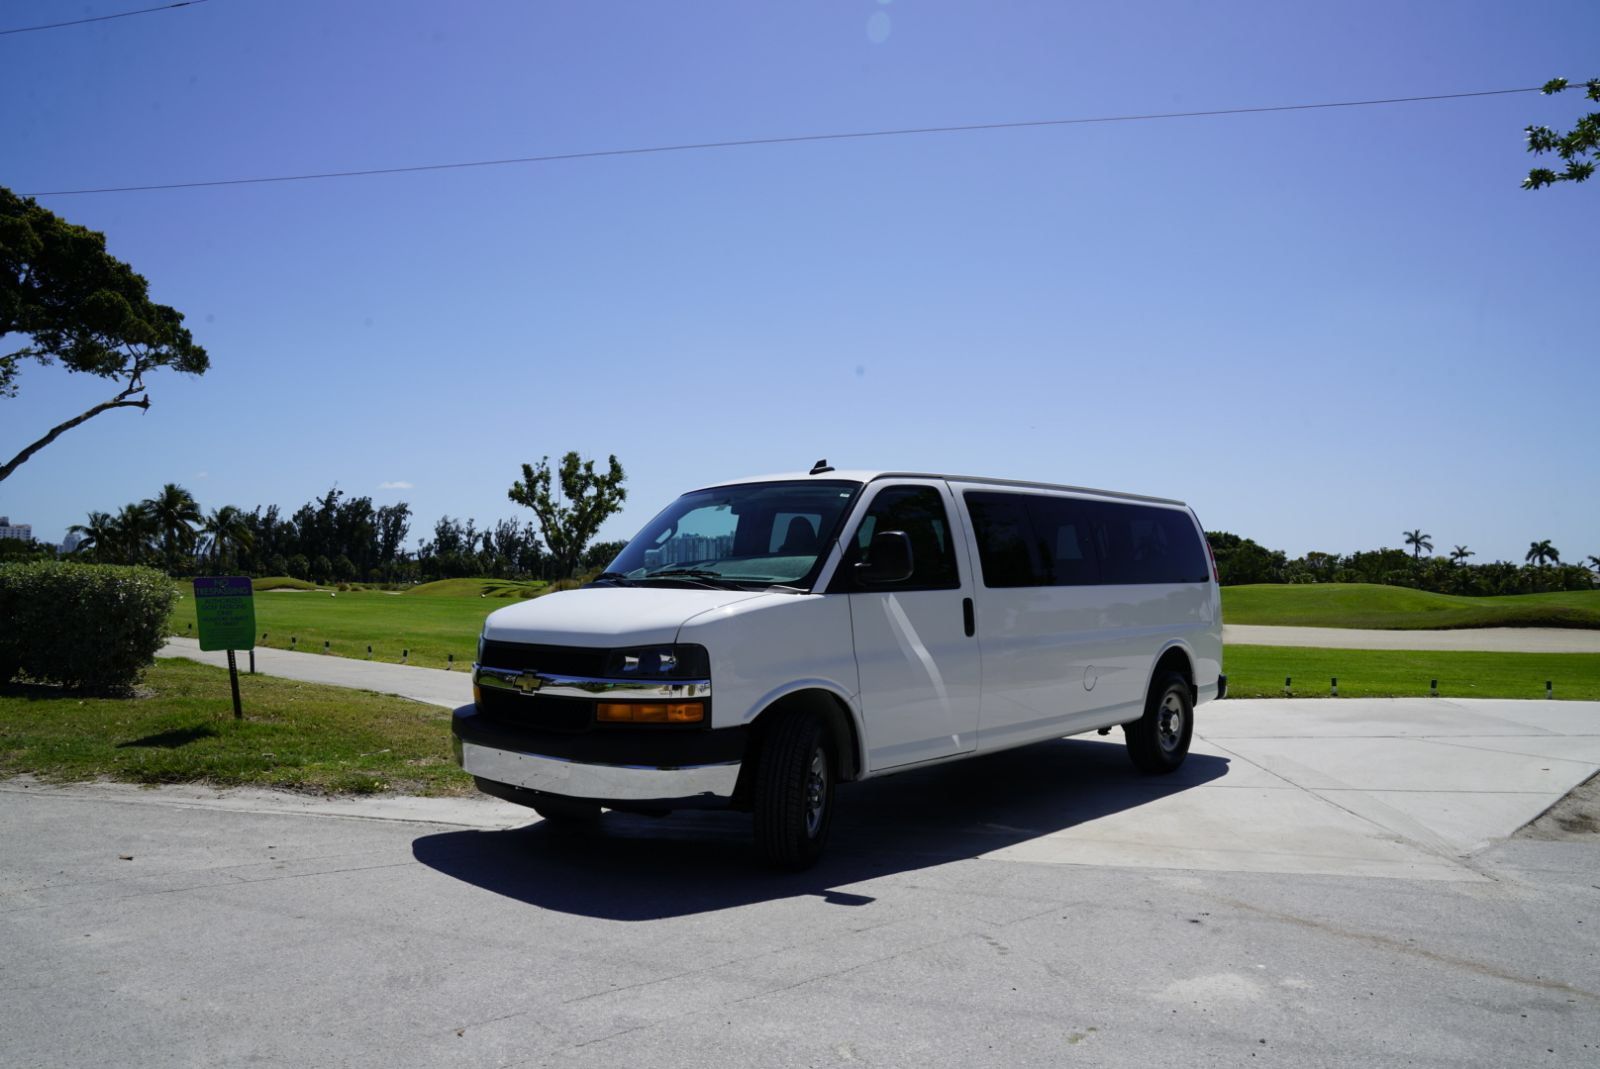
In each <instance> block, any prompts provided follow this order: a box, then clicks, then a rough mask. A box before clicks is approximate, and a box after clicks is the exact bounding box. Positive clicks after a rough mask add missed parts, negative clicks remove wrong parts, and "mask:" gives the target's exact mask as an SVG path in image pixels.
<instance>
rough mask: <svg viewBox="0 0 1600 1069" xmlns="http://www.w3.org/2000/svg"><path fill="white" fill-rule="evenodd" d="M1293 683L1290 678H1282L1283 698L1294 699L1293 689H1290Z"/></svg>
mask: <svg viewBox="0 0 1600 1069" xmlns="http://www.w3.org/2000/svg"><path fill="white" fill-rule="evenodd" d="M1293 682H1294V680H1293V679H1291V678H1290V677H1288V676H1284V677H1283V696H1284V697H1285V698H1292V697H1294V689H1293V687H1292V684H1293Z"/></svg>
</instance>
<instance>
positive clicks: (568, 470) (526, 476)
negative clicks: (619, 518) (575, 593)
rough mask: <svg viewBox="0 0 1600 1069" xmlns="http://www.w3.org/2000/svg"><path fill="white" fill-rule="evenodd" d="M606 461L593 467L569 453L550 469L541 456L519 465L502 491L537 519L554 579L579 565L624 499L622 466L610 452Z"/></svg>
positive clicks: (548, 462) (570, 573) (567, 574)
mask: <svg viewBox="0 0 1600 1069" xmlns="http://www.w3.org/2000/svg"><path fill="white" fill-rule="evenodd" d="M609 460H610V463H609V466H608V470H607V471H605V472H603V473H602V472H597V471H596V470H595V467H594V461H592V460H584V459H582V458H581V457H579V456H578V454H577V453H576V452H570V453H568V454H567V455H566V456H564V457H562V458H561V467H560V469H559V470H558V471H552V470H551V468H550V458H549V457H544V458H543V459H541V460H540V461H539V463H538V465H537V466H534V465H529V464H524V465H522V478H521V479H520V480H519V481H517V482H515V483H513V484H512V486H511V489H510V490H508V491H506V496H507V497H509V498H510V499H511V500H512V501H514V502H516V503H517V504H518V505H525V506H526V507H528V508H530V509H532V510H533V514H534V516H535V517H537V518H538V521H539V529H540V531H541V532H542V533H543V535H544V544H545V545H546V546H548V547H549V548H550V555H551V556H552V557H553V558H554V559H555V563H556V569H557V577H558V578H565V577H567V576H570V575H572V574H573V573H574V572H576V571H577V570H578V562H579V561H580V560H582V558H583V551H584V548H585V547H586V546H588V544H589V542H590V541H591V540H592V539H593V538H594V536H595V532H597V531H599V530H600V525H601V524H602V523H604V522H605V521H606V520H607V519H609V518H610V517H611V516H612V515H613V514H615V513H616V511H617V510H618V509H620V508H621V507H622V503H623V501H625V500H627V497H628V491H627V490H626V489H624V488H623V485H622V483H623V480H624V479H625V478H626V476H625V475H624V474H623V471H622V465H621V464H618V463H617V458H616V457H615V456H613V457H610V458H609Z"/></svg>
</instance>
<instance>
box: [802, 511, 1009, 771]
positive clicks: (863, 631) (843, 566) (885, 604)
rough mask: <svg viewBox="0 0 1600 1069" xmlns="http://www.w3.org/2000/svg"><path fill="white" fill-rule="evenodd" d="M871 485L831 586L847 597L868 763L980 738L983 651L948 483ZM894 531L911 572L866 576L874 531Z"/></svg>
mask: <svg viewBox="0 0 1600 1069" xmlns="http://www.w3.org/2000/svg"><path fill="white" fill-rule="evenodd" d="M869 491H870V492H871V495H872V496H871V497H870V499H869V500H867V501H866V503H865V507H864V512H863V513H862V514H861V520H860V521H859V523H858V524H857V526H856V528H855V530H854V531H852V532H850V533H849V534H848V535H847V540H846V543H845V546H844V549H845V552H844V556H843V559H842V561H841V563H840V565H839V571H838V572H837V573H836V575H835V578H834V581H833V583H832V584H830V586H829V590H830V592H832V591H844V592H847V593H848V595H849V598H850V620H851V624H852V626H853V629H854V632H855V651H856V664H857V666H858V668H859V670H860V678H861V698H860V700H861V711H862V719H863V722H864V725H865V728H866V736H867V737H866V743H867V764H868V767H869V769H870V770H872V771H878V770H881V769H886V768H895V767H898V766H901V765H909V764H914V763H916V762H919V761H929V760H933V759H936V758H940V757H949V756H952V755H954V754H960V753H966V752H969V751H971V750H972V749H974V748H975V747H976V745H977V738H978V682H979V659H978V643H977V641H976V640H975V639H974V638H972V637H971V636H970V635H968V634H967V625H966V607H965V606H964V605H963V600H964V599H965V598H967V597H969V596H970V595H971V593H972V590H971V583H972V580H971V577H970V576H969V575H968V574H967V572H968V568H967V566H966V563H965V561H966V552H965V546H964V545H963V544H962V541H961V539H962V535H961V533H960V531H959V529H958V528H957V527H956V526H955V525H954V524H953V523H952V520H953V519H954V510H953V508H952V504H953V502H952V500H951V497H950V490H949V487H947V486H946V485H945V484H944V483H943V482H942V481H935V480H905V481H897V482H894V483H887V484H884V485H881V486H876V487H869ZM893 531H903V532H904V533H905V535H906V538H907V539H909V541H910V545H911V555H912V571H911V574H910V576H909V577H907V578H904V579H901V580H899V581H896V582H870V581H866V580H865V579H864V578H863V577H862V575H861V574H860V573H861V571H862V570H861V569H857V568H856V567H855V566H856V565H857V564H858V563H866V564H870V563H871V562H870V556H871V549H872V545H873V538H874V537H875V536H877V535H879V534H882V533H885V532H893Z"/></svg>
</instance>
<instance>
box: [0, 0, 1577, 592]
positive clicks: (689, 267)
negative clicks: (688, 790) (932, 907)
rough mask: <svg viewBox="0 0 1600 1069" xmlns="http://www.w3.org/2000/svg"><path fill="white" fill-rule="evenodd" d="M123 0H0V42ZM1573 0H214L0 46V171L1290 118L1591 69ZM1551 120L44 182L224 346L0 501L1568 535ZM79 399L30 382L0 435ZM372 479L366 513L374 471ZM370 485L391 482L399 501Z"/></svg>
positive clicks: (1571, 191)
mask: <svg viewBox="0 0 1600 1069" xmlns="http://www.w3.org/2000/svg"><path fill="white" fill-rule="evenodd" d="M139 6H147V5H141V4H137V3H132V2H129V3H125V4H113V3H106V2H100V0H85V2H72V3H67V2H59V3H57V2H50V0H10V2H8V3H7V4H5V5H4V7H3V8H0V23H3V24H0V28H5V27H10V26H23V25H30V24H33V23H38V22H49V21H56V20H58V19H61V18H63V17H83V16H84V15H93V14H105V13H110V12H114V11H119V10H127V9H129V8H132V7H139ZM1596 40H1600V6H1596V5H1595V4H1593V3H1592V2H1587V0H1579V2H1570V3H1545V4H1539V5H1521V4H1511V3H1468V2H1454V0H1452V2H1439V3H1397V2H1394V0H1387V2H1382V3H1340V4H1327V3H1317V4H1310V3H1295V2H1284V0H1273V2H1270V3H1231V4H1221V5H1219V4H1213V3H1197V2H1194V3H1179V2H1165V3H1150V4H1138V3H1109V2H1108V3H1065V2H1036V3H1035V2H1012V3H998V2H994V3H991V2H984V3H977V2H969V3H947V2H926V0H895V2H893V3H888V4H884V3H880V2H878V0H830V2H827V3H784V4H780V3H762V2H751V0H745V2H723V3H716V2H696V3H689V2H683V3H664V2H655V3H643V2H636V3H628V2H615V3H609V4H604V5H601V4H592V3H588V4H584V3H556V2H550V3H539V4H532V3H513V2H510V0H500V2H494V0H485V2H479V3H466V2H463V3H444V2H439V0H427V2H422V0H418V2H382V3H380V2H378V0H338V2H313V0H276V2H269V0H210V2H208V3H205V4H203V5H199V6H193V7H189V8H184V9H180V10H176V11H170V12H162V13H157V14H152V15H147V16H140V17H134V18H126V19H118V20H114V21H110V22H102V23H96V24H92V25H88V26H79V27H72V28H68V29H61V30H53V31H47V32H41V33H30V34H18V35H13V36H7V37H0V94H3V97H4V99H5V100H6V102H7V107H6V109H5V111H4V114H3V115H0V184H5V185H7V186H10V187H11V188H12V189H15V190H17V191H19V192H32V191H42V190H51V189H63V188H76V187H82V186H101V185H126V184H138V183H158V182H167V181H183V180H198V179H210V178H231V177H241V176H252V175H270V174H285V173H296V172H304V171H323V170H338V169H352V168H364V167H385V166H403V165H407V164H416V163H434V162H448V161H453V160H470V159H485V158H499V157H506V156H523V155H533V154H543V153H556V152H581V151H587V150H597V149H610V148H625V147H631V146H641V145H659V144H670V143H674V142H697V141H707V140H724V139H736V138H751V137H766V136H783V135H791V134H808V133H818V132H829V131H852V130H867V129H881V128H894V127H909V126H926V125H944V124H961V123H975V122H989V121H1013V120H1026V119H1048V118H1065V117H1076V116H1094V115H1108V114H1129V113H1139V112H1150V111H1174V110H1198V109H1207V108H1224V107H1237V106H1252V105H1270V104H1290V103H1310V102H1320V101H1333V100H1350V99H1366V98H1375V97H1390V96H1406V95H1416V94H1427V93H1442V92H1457V91H1468V90H1478V89H1499V88H1508V87H1515V86H1528V85H1538V84H1541V83H1543V82H1544V81H1546V80H1547V79H1549V78H1551V77H1554V76H1556V75H1564V76H1567V77H1570V78H1573V79H1575V80H1576V79H1581V78H1587V77H1593V76H1595V75H1596V74H1600V67H1597V63H1600V61H1597V58H1596V54H1595V51H1594V49H1593V43H1594V42H1595V41H1596ZM1582 110H1583V102H1582V101H1581V100H1580V99H1579V98H1578V94H1576V93H1568V94H1566V95H1565V96H1563V97H1558V98H1553V99H1552V98H1546V97H1541V96H1538V95H1519V96H1508V97H1489V98H1481V99H1476V100H1462V101H1444V102H1436V103H1423V104H1408V105H1397V106H1389V107H1368V108H1350V109H1340V110H1332V111H1316V112H1292V113H1285V114H1271V115H1258V116H1232V117H1220V118H1207V119H1193V120H1172V121H1160V122H1142V123H1126V124H1112V125H1100V126H1077V127H1058V128H1043V129H1025V130H1010V131H993V132H982V133H964V134H950V135H938V136H925V137H904V138H893V139H882V140H870V141H842V142H831V143H814V144H805V145H780V146H765V147H755V148H741V149H730V150H716V151H706V152H695V153H679V154H665V155H652V156H640V157H625V158H612V159H598V160H585V161H571V162H563V163H553V164H540V165H532V166H513V167H502V168H493V169H482V170H466V171H447V172H436V173H428V174H409V175H393V176H382V177H372V178H356V179H343V180H328V181H316V182H302V183H286V184H274V185H262V186H240V187H229V188H220V189H191V190H173V191H161V192H147V193H120V194H109V195H102V196H75V197H74V196H58V197H46V198H43V201H42V203H44V204H45V205H46V206H47V207H49V208H51V209H52V210H54V211H57V212H58V213H60V214H63V215H65V216H66V217H67V218H69V219H71V220H73V221H75V222H79V223H83V224H85V225H88V226H91V227H93V228H95V229H98V230H102V231H104V232H105V233H106V234H107V236H108V242H109V246H110V249H111V251H112V252H113V253H114V254H116V255H118V256H120V257H122V258H123V259H125V260H127V261H129V262H130V263H132V264H133V265H134V266H135V267H136V268H137V269H138V270H139V271H141V272H142V273H144V274H145V275H146V276H147V277H148V278H149V279H150V281H151V289H152V293H153V295H154V296H155V298H156V299H157V300H160V301H162V302H164V303H169V304H172V305H174V306H175V307H177V308H179V309H180V310H182V311H183V312H185V313H186V315H187V316H188V320H189V324H190V326H191V327H192V328H193V330H194V332H195V335H196V337H197V339H198V340H199V341H200V342H201V343H202V344H204V345H205V346H206V347H207V348H208V349H209V350H210V353H211V356H212V363H213V367H212V370H211V371H210V373H208V374H207V375H205V376H204V377H203V378H200V379H186V378H183V377H181V376H176V375H171V374H163V375H159V376H157V377H155V378H154V379H153V381H152V382H151V384H150V385H151V387H152V396H153V399H154V402H155V404H154V406H153V407H152V408H151V409H150V411H149V412H148V413H145V414H139V413H137V412H113V413H108V414H106V415H104V416H101V417H99V418H97V419H95V420H92V421H91V422H90V423H88V424H86V425H84V426H83V427H80V428H78V429H76V430H73V431H71V432H69V433H68V434H67V435H65V436H64V437H63V438H61V439H60V440H59V441H58V442H56V443H55V444H54V445H52V446H50V447H49V448H47V449H46V450H44V451H43V452H41V453H40V454H38V455H37V456H36V457H35V458H34V459H33V460H31V461H30V462H29V463H27V464H25V465H24V466H23V467H22V468H21V469H19V471H18V472H17V473H16V474H15V475H13V476H12V477H11V478H10V479H8V480H7V481H6V482H4V483H0V513H4V514H9V515H10V516H11V518H12V519H13V520H14V521H21V522H31V523H33V524H34V526H35V530H36V534H37V535H38V536H40V537H43V538H51V539H54V538H58V537H59V536H60V535H61V534H62V533H63V531H64V530H65V528H66V527H67V525H69V524H71V523H75V522H80V521H81V519H82V517H83V516H84V514H85V513H87V512H88V511H89V510H90V509H114V508H115V507H116V506H118V505H120V504H122V503H124V502H127V501H130V500H135V499H138V498H142V497H145V496H149V495H150V494H152V493H153V492H154V491H155V490H156V489H157V488H158V487H159V486H160V485H161V484H162V483H164V482H168V481H175V482H178V483H181V484H183V485H184V486H187V487H188V488H189V489H191V490H192V491H193V492H194V494H195V495H196V497H198V498H199V499H200V501H201V503H202V505H204V506H206V507H207V508H210V507H214V506H216V505H220V504H224V503H233V504H238V505H241V506H244V507H247V508H248V507H251V506H254V505H256V504H259V503H273V502H276V503H278V504H280V505H283V506H285V507H286V508H288V509H291V510H292V509H293V508H294V507H295V506H297V505H299V504H300V503H302V502H304V501H306V500H307V499H308V498H310V497H311V496H313V495H315V494H318V493H320V492H322V491H323V490H325V489H326V488H327V487H328V486H330V485H332V484H335V483H337V484H338V486H339V487H341V488H342V489H344V490H346V491H349V492H351V493H354V494H367V495H371V496H372V497H373V498H374V500H375V501H376V502H377V503H380V504H381V503H386V502H390V501H395V500H407V501H409V502H411V504H412V507H413V509H414V511H415V513H416V514H417V517H418V520H417V522H416V523H415V524H414V526H413V536H415V535H418V534H421V533H423V531H424V529H425V528H429V527H431V525H432V521H433V520H434V518H435V517H437V516H438V515H440V514H441V513H448V514H451V515H456V516H474V517H476V518H478V519H479V520H480V521H486V520H490V519H494V518H497V517H500V516H510V515H516V514H517V513H518V512H519V511H523V512H524V515H527V514H526V513H525V510H519V509H518V508H517V507H516V506H514V505H512V504H511V503H510V502H509V501H507V500H506V496H505V493H506V489H507V488H508V487H509V486H510V484H511V483H512V481H513V480H514V479H515V478H516V477H517V474H518V470H519V465H520V464H521V463H522V462H523V461H525V460H537V459H538V458H539V457H540V456H543V455H545V454H550V455H552V456H556V455H559V454H561V453H562V452H564V451H566V450H568V449H577V450H579V451H581V452H583V453H585V454H587V455H593V456H600V457H603V456H604V455H605V454H607V453H615V454H617V456H618V457H619V458H620V459H621V461H622V462H623V464H624V466H625V467H626V469H627V471H628V475H629V480H628V486H629V504H628V507H627V509H626V510H625V512H624V513H623V514H622V515H621V516H619V517H618V518H617V519H615V520H613V521H612V523H611V524H610V525H609V527H608V528H607V530H606V531H605V534H606V535H608V536H612V537H626V536H628V535H629V534H631V533H632V531H633V530H634V529H635V528H636V527H637V526H638V525H639V524H641V523H643V522H644V521H645V520H646V519H648V518H649V516H650V515H652V514H653V513H654V512H656V511H657V510H658V509H659V508H660V507H661V506H662V505H663V504H664V503H665V502H666V501H668V500H670V499H671V498H672V497H673V496H675V495H676V494H677V493H678V492H679V491H681V490H683V489H686V488H688V487H691V486H694V485H701V484H705V483H707V482H711V481H714V480H717V479H720V478H724V477H733V476H740V475H748V474H754V473H760V472H765V471H782V470H793V469H796V468H804V467H806V466H809V464H810V463H811V462H812V461H813V460H815V459H816V458H818V457H823V456H826V457H828V458H829V459H830V460H832V462H833V463H835V464H837V465H840V466H851V467H886V468H901V467H909V468H915V469H927V470H947V471H959V472H966V473H973V474H989V475H1001V476H1014V477H1019V478H1031V479H1043V480H1050V481H1060V482H1069V483H1077V484H1084V485H1091V486H1103V487H1111V488H1116V489H1124V490H1132V491H1141V492H1148V493H1155V494H1162V495H1169V496H1175V497H1181V498H1183V499H1185V500H1187V501H1189V502H1191V503H1192V504H1193V505H1194V506H1195V507H1196V509H1197V510H1198V512H1199V514H1200V516H1201V518H1202V520H1203V521H1204V522H1205V523H1206V525H1207V526H1208V527H1213V528H1216V527H1221V528H1226V529H1229V530H1233V531H1236V532H1239V533H1241V534H1246V535H1249V536H1251V537H1254V538H1256V539H1257V540H1258V541H1261V542H1264V543H1266V544H1269V545H1273V546H1277V547H1281V548H1284V549H1287V550H1289V551H1290V552H1291V553H1300V552H1303V551H1305V550H1309V549H1325V550H1351V549H1356V548H1367V547H1373V546H1377V545H1380V544H1387V545H1397V544H1399V543H1400V541H1401V532H1402V531H1403V530H1405V529H1409V528H1412V527H1417V526H1421V527H1422V528H1423V529H1424V530H1426V531H1428V532H1430V533H1432V534H1433V535H1434V536H1435V539H1434V540H1435V542H1436V544H1437V545H1438V547H1439V549H1440V551H1441V552H1442V551H1444V550H1446V549H1448V548H1449V546H1450V545H1452V544H1456V543H1465V544H1467V545H1469V546H1471V547H1472V548H1473V549H1474V550H1476V551H1477V552H1478V555H1479V556H1478V559H1479V560H1489V559H1494V558H1496V557H1508V558H1514V559H1517V560H1520V559H1521V557H1522V553H1523V551H1524V550H1525V549H1526V548H1527V544H1528V542H1529V541H1531V540H1533V539H1536V538H1550V539H1552V540H1553V541H1554V542H1555V544H1556V545H1557V546H1558V547H1559V548H1560V549H1561V551H1562V554H1563V556H1564V557H1566V558H1568V559H1576V558H1581V557H1582V556H1585V555H1587V554H1589V553H1600V494H1597V493H1596V492H1595V491H1596V489H1597V487H1600V477H1597V474H1596V461H1597V460H1600V431H1597V426H1600V421H1597V419H1596V415H1595V413H1596V400H1595V399H1596V396H1597V394H1600V381H1597V380H1596V378H1595V371H1596V368H1597V366H1600V361H1597V359H1596V357H1597V356H1600V353H1597V348H1600V338H1597V336H1596V334H1595V332H1594V329H1593V324H1594V308H1595V298H1594V293H1593V279H1592V277H1591V272H1590V271H1589V270H1587V267H1586V263H1585V258H1586V256H1587V255H1588V251H1587V250H1589V249H1590V247H1591V246H1592V244H1593V237H1594V235H1595V233H1596V232H1597V229H1596V227H1597V223H1600V185H1594V184H1591V185H1588V186H1582V187H1572V186H1562V187H1557V188H1554V189H1550V190H1546V191H1542V192H1539V193H1528V192H1524V191H1523V190H1521V189H1519V188H1518V181H1519V179H1520V177H1521V176H1522V175H1523V174H1524V173H1526V171H1527V169H1528V167H1529V166H1530V164H1531V158H1530V157H1528V156H1527V155H1526V153H1525V152H1524V151H1523V140H1522V128H1523V127H1524V126H1525V125H1527V124H1528V123H1530V122H1544V123H1548V124H1549V125H1552V126H1563V127H1565V126H1570V124H1571V122H1572V120H1573V119H1575V118H1576V117H1577V116H1578V115H1579V114H1581V113H1582ZM109 392H112V391H108V389H107V384H106V383H104V382H102V381H100V380H94V379H85V378H83V377H82V376H70V377H69V376H67V375H65V374H64V373H63V372H61V371H60V370H59V369H44V368H30V369H29V370H27V371H25V373H24V378H23V380H22V393H21V395H20V396H19V397H18V398H17V399H14V400H0V452H4V453H5V454H6V455H7V456H10V455H11V453H12V452H14V451H15V450H16V449H17V448H20V446H21V445H22V444H24V443H25V442H27V441H29V440H31V439H32V438H33V437H34V436H35V435H37V434H38V433H40V432H42V431H43V430H44V429H45V428H47V427H48V426H49V425H51V424H53V423H55V422H57V421H59V420H60V419H62V418H65V417H66V416H68V415H70V414H74V413H76V412H77V411H80V410H82V409H83V408H86V407H88V406H89V405H90V404H93V403H95V402H96V401H97V400H99V399H101V398H102V397H104V396H106V395H107V394H108V393H109ZM396 483H400V484H408V485H405V486H404V487H401V488H393V487H392V484H396ZM386 486H387V487H390V488H386Z"/></svg>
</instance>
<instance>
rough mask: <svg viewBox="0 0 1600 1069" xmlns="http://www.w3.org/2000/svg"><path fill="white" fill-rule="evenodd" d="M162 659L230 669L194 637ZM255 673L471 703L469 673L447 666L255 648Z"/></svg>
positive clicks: (173, 642)
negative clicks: (420, 665) (447, 667)
mask: <svg viewBox="0 0 1600 1069" xmlns="http://www.w3.org/2000/svg"><path fill="white" fill-rule="evenodd" d="M158 656H161V657H187V658H189V659H190V660H191V661H200V662H202V663H203V664H214V665H219V666H223V667H226V666H227V663H228V655H227V654H226V653H201V652H200V643H199V642H198V641H197V640H195V639H190V638H169V639H168V640H167V644H166V646H164V647H162V649H161V652H160V654H158ZM238 661H239V670H240V671H241V672H243V671H244V670H245V666H246V665H248V664H249V662H250V658H249V655H248V654H243V653H241V654H239V655H238ZM256 670H257V671H258V672H261V673H262V674H263V675H269V676H281V677H283V678H284V679H298V680H301V681H303V682H306V683H327V684H330V685H332V686H336V687H354V688H355V689H357V690H375V691H377V692H379V693H380V694H398V695H400V696H401V697H403V698H411V699H412V700H414V701H419V702H427V703H428V704H429V705H443V706H446V707H447V708H451V709H453V708H455V707H456V706H458V705H465V704H466V703H467V702H470V701H471V700H472V678H471V673H470V671H465V670H464V671H457V672H446V671H445V670H443V669H442V668H413V667H412V666H410V665H404V664H387V663H385V662H383V661H357V660H354V659H352V658H349V657H333V656H327V655H324V654H320V653H291V652H290V651H288V650H274V649H267V648H264V647H263V648H262V649H258V650H256Z"/></svg>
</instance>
